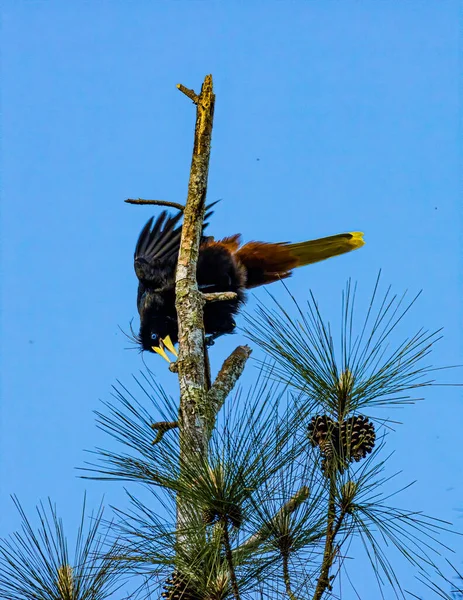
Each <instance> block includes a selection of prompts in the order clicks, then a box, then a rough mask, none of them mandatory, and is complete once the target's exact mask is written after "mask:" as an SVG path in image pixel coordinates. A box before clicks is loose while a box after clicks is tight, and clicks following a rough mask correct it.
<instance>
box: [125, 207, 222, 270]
mask: <svg viewBox="0 0 463 600" xmlns="http://www.w3.org/2000/svg"><path fill="white" fill-rule="evenodd" d="M214 204H216V202H213V203H212V204H209V205H208V206H207V207H206V211H207V212H206V214H205V216H204V219H208V218H209V217H210V216H211V215H212V212H213V211H211V210H210V209H211V207H212V206H214ZM182 216H183V213H182V212H178V214H176V215H175V216H173V217H172V216H170V215H168V213H167V211H165V210H164V211H163V212H162V213H161V214H160V215H159V217H158V218H157V219H156V221H154V217H151V219H149V221H148V222H147V223H146V225H145V226H144V227H143V229H142V230H141V233H140V235H139V237H138V240H137V244H136V246H135V253H134V267H135V273H136V274H137V277H138V279H140V280H150V279H151V278H152V276H153V275H154V272H153V267H155V268H156V270H157V269H159V267H162V265H163V264H165V265H168V264H169V263H171V262H172V261H173V262H175V261H176V259H177V256H178V252H179V249H180V238H181V235H182V226H181V225H178V223H179V221H180V219H181V218H182ZM153 221H154V224H153ZM207 225H208V223H204V225H203V231H204V229H205V228H206V227H207Z"/></svg>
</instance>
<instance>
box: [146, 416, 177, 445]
mask: <svg viewBox="0 0 463 600" xmlns="http://www.w3.org/2000/svg"><path fill="white" fill-rule="evenodd" d="M176 427H178V421H158V422H157V423H153V424H152V425H151V429H156V430H157V432H158V433H157V435H156V437H155V438H154V440H153V446H154V444H158V443H159V442H160V441H161V440H162V437H163V435H164V434H165V433H166V431H169V429H175V428H176Z"/></svg>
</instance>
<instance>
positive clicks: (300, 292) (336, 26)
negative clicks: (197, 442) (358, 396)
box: [0, 0, 463, 600]
mask: <svg viewBox="0 0 463 600" xmlns="http://www.w3.org/2000/svg"><path fill="white" fill-rule="evenodd" d="M459 18H461V9H460V8H459V6H458V3H457V2H456V1H452V0H447V1H446V2H440V1H437V0H434V1H433V0H428V1H427V2H422V1H415V0H408V1H407V2H402V3H399V2H394V1H392V0H384V1H382V2H358V1H354V0H344V2H335V1H333V0H324V1H321V0H319V1H309V0H307V1H305V2H302V1H299V2H262V1H260V2H259V1H254V2H248V3H247V4H245V3H239V2H213V1H205V0H204V1H202V2H200V1H190V2H186V1H173V0H171V1H170V2H148V1H145V2H143V1H138V2H129V1H126V2H122V1H118V2H108V1H103V0H102V1H100V2H95V3H93V2H77V1H75V2H68V3H65V2H54V1H52V0H50V1H48V2H45V1H27V2H26V1H13V0H10V1H8V0H6V1H5V2H4V3H3V7H2V40H1V41H2V55H3V69H2V70H3V77H2V113H3V114H2V138H3V139H2V190H1V191H2V214H1V218H2V242H3V246H2V333H3V335H2V397H1V399H2V436H1V441H2V453H1V457H2V460H1V464H2V486H1V497H0V513H1V514H2V517H3V518H2V524H1V533H2V535H4V534H6V533H9V532H10V531H12V530H13V529H14V528H15V527H16V526H17V524H18V517H17V515H16V513H15V509H14V507H13V504H12V502H11V500H10V498H9V495H10V494H11V493H16V494H17V495H18V496H19V498H20V500H21V501H22V503H23V504H24V506H25V508H26V509H27V510H28V511H29V512H31V509H32V508H33V506H35V504H36V502H37V501H38V500H39V499H43V498H46V497H47V496H51V497H52V498H53V499H54V500H56V502H57V504H58V506H59V507H61V509H62V510H61V512H62V513H63V516H64V518H65V519H66V521H67V522H69V524H70V526H71V528H72V526H73V525H74V524H76V523H77V521H78V516H79V511H80V502H81V498H82V495H83V492H84V490H85V489H87V491H88V494H89V497H90V501H91V502H92V503H93V504H94V505H95V506H96V505H97V503H98V502H99V500H100V498H101V496H102V495H103V494H104V495H105V498H106V501H107V503H108V504H116V505H121V503H122V504H123V503H124V502H125V500H124V493H123V489H122V485H119V484H117V483H114V484H104V483H99V482H88V481H87V482H86V481H82V480H81V479H79V478H77V476H76V475H77V472H76V471H75V467H79V466H82V465H83V462H84V461H85V460H86V455H85V452H84V450H85V449H87V450H88V449H92V448H94V447H95V446H107V445H109V444H111V441H110V440H108V439H106V438H105V436H104V434H103V433H102V432H100V431H99V430H98V429H97V428H96V426H95V422H94V415H93V413H92V411H93V410H95V409H97V408H99V399H100V398H101V399H109V397H110V391H111V385H112V384H113V383H114V382H115V380H116V378H118V379H120V380H121V381H122V382H124V383H127V384H129V383H130V380H131V375H132V373H137V372H138V371H139V370H140V369H143V368H144V365H143V362H142V359H141V357H140V355H138V354H137V353H136V352H133V351H128V350H126V347H127V341H126V339H125V338H124V336H123V335H122V333H121V332H120V330H119V326H120V327H122V328H123V329H125V330H127V329H128V326H129V322H130V320H131V319H132V317H136V303H135V300H136V278H135V274H134V272H133V266H132V258H133V248H134V244H135V241H136V237H137V235H138V233H139V230H140V229H141V227H142V226H143V224H144V223H145V222H146V220H147V219H148V218H149V217H150V216H151V214H152V213H153V211H152V209H151V208H149V207H133V206H128V205H126V204H124V203H123V199H125V198H127V197H151V198H152V197H155V198H164V199H169V200H173V201H177V202H183V201H184V199H185V196H186V189H187V183H188V172H189V163H190V159H191V147H192V136H193V127H194V114H195V113H194V107H193V106H192V105H191V104H190V103H189V101H188V100H187V99H186V98H185V97H184V96H183V95H182V94H180V93H179V92H178V91H177V90H176V88H175V85H176V84H177V83H178V82H181V83H183V84H184V85H186V86H188V87H193V88H195V89H196V90H199V87H200V84H201V82H202V80H203V78H204V75H205V74H207V73H212V74H213V76H214V84H215V91H216V94H217V101H216V112H215V125H214V132H213V147H212V159H211V165H210V178H209V192H208V198H209V200H210V201H212V200H215V199H217V198H222V199H223V201H222V202H221V203H220V204H219V205H218V206H217V209H216V213H215V215H214V217H213V220H212V224H211V229H210V230H211V232H212V233H213V234H214V235H215V236H216V237H220V236H222V235H229V234H233V233H235V232H238V231H239V232H241V233H242V234H243V238H244V240H251V239H258V240H265V241H283V240H288V241H300V240H304V239H309V238H313V237H320V236H323V235H330V234H334V233H339V232H342V231H355V230H361V231H364V232H365V239H366V242H367V245H366V246H365V247H364V248H362V249H361V250H360V251H358V252H355V253H353V254H349V255H347V256H344V257H340V258H336V259H333V260H331V261H328V262H325V263H321V264H318V265H315V266H312V267H307V268H305V269H301V270H299V271H298V272H296V273H295V274H294V276H293V278H292V279H291V281H290V282H289V287H290V290H291V292H292V293H293V294H294V295H295V296H296V297H297V298H298V300H300V301H301V302H304V300H305V299H306V298H307V296H308V291H309V289H312V290H313V291H314V293H315V295H316V297H317V298H318V300H319V303H320V305H321V307H322V308H323V310H324V312H325V314H326V315H327V316H328V317H331V316H333V318H334V317H335V316H337V314H338V313H339V306H340V300H341V291H342V289H343V287H344V284H345V281H346V279H347V278H348V277H352V278H353V279H354V280H357V281H358V282H359V294H360V296H361V297H362V298H367V297H368V295H369V294H370V291H371V289H372V287H373V284H374V281H375V279H376V276H377V273H378V270H379V269H380V268H381V269H382V278H383V282H384V285H386V284H389V283H390V284H392V286H393V288H394V290H395V291H397V292H398V293H401V292H403V291H404V290H405V289H409V290H410V294H415V293H416V292H418V291H419V290H423V294H422V296H421V298H420V299H419V301H418V303H417V304H416V305H415V307H414V308H413V310H412V312H411V314H410V315H409V316H408V318H407V319H406V320H405V321H404V322H403V324H402V325H400V327H399V329H398V333H399V334H400V336H401V337H403V338H405V337H407V336H408V335H410V334H413V333H414V332H415V330H416V329H418V328H419V327H421V326H423V327H425V328H428V329H437V328H440V327H443V328H444V339H443V340H442V341H441V342H440V343H439V345H438V346H437V348H436V350H435V353H434V355H433V358H432V363H433V364H435V365H453V364H457V363H462V339H461V314H462V308H463V307H462V301H461V297H462V263H461V251H462V241H461V233H460V232H461V227H462V212H461V208H460V206H461V183H460V181H461V180H460V179H459V178H460V176H461V172H460V170H461V144H459V134H460V135H461V127H460V131H459V129H458V127H459V126H458V123H459V117H460V118H461V112H460V114H459V109H460V108H461V107H459V104H458V102H459V89H458V78H459V75H460V76H461V64H460V65H459V63H458V43H459V41H458V36H459V31H458V19H459ZM460 92H461V90H460ZM460 100H461V97H460ZM460 122H461V121H460ZM459 167H460V169H459ZM271 291H272V292H273V293H274V294H275V295H277V296H278V297H284V295H285V293H284V290H283V289H282V286H278V285H274V286H272V288H271ZM256 295H257V296H258V297H259V298H262V299H263V298H265V294H264V292H263V291H262V290H260V291H257V292H256ZM253 306H255V301H254V300H253V299H251V300H250V303H249V310H250V311H252V310H253ZM135 322H136V319H135ZM240 323H241V324H242V323H243V321H242V320H241V321H239V323H238V324H240ZM242 339H243V338H242V336H241V335H240V334H238V335H236V336H232V337H230V338H228V339H224V340H221V341H219V342H218V343H217V344H216V346H215V347H214V352H213V359H212V360H213V367H215V368H217V367H218V366H219V365H220V364H221V361H222V360H223V358H224V357H226V356H227V353H228V352H230V351H231V350H232V349H233V348H234V347H235V346H236V344H237V343H238V342H240V341H242ZM146 361H147V362H148V364H149V365H150V367H151V368H152V369H153V370H154V371H155V372H156V374H157V375H158V376H159V381H160V382H161V383H162V384H163V385H165V386H166V388H167V389H169V390H171V391H172V393H174V392H175V383H176V382H175V380H174V378H173V376H172V375H171V374H170V373H169V372H168V371H167V369H166V365H165V363H164V362H163V361H161V359H158V358H156V357H152V356H147V357H146ZM439 377H440V378H441V381H458V380H460V381H461V371H459V372H443V373H442V375H439ZM253 378H254V374H253V370H252V368H251V367H248V370H247V372H246V373H245V376H244V377H243V380H242V381H243V384H244V385H246V384H250V383H251V382H252V381H253ZM461 400H462V396H461V391H460V390H459V389H458V388H449V387H441V388H435V389H431V390H428V391H427V393H426V401H425V402H422V403H420V404H419V405H417V406H415V407H409V408H407V409H405V410H403V411H401V413H400V415H397V414H394V415H386V414H385V415H384V416H393V417H394V418H396V419H399V420H400V421H402V423H403V425H402V426H400V427H398V428H397V431H396V432H395V433H394V434H393V435H392V436H390V440H389V444H390V446H389V447H390V448H391V449H392V450H394V451H395V454H394V456H393V458H392V459H391V470H392V471H394V469H395V470H398V469H400V470H402V474H401V475H400V482H399V483H402V484H405V483H408V482H409V481H413V480H417V483H416V484H415V485H414V486H413V487H412V488H411V489H409V490H407V491H406V492H404V493H403V495H402V496H401V498H400V499H397V504H399V505H403V506H406V507H411V508H415V509H417V510H423V511H424V512H426V513H428V514H432V515H434V516H438V517H441V518H443V519H448V520H452V521H456V524H457V526H458V525H461V522H459V521H458V513H457V512H456V509H458V508H463V493H462V492H463V484H462V467H461V457H460V451H459V448H458V442H459V439H460V435H461V426H460V424H461V422H462V419H463V410H462V402H461ZM443 539H444V540H445V541H446V542H448V543H450V544H451V545H452V546H453V547H455V549H456V550H457V551H458V552H459V556H460V557H461V556H462V555H463V552H462V550H463V547H462V543H461V541H460V540H458V539H457V538H451V539H450V538H443ZM456 560H457V561H458V559H456ZM362 561H363V562H362ZM364 565H365V563H364V558H358V559H357V560H356V561H354V563H353V566H352V571H351V573H352V576H353V578H354V579H356V580H359V579H360V581H356V586H357V591H358V593H359V594H360V597H361V598H367V597H373V596H372V595H371V594H374V593H375V592H376V587H375V584H374V580H373V578H372V577H369V576H368V575H365V570H364ZM398 574H399V579H400V580H401V582H402V583H403V584H404V586H405V587H409V588H410V589H416V588H413V585H414V584H413V579H412V575H411V573H410V569H409V568H407V567H406V565H403V564H402V566H401V567H399V568H398ZM359 576H360V577H359ZM342 598H343V599H344V600H351V599H354V598H356V596H355V594H354V593H353V591H352V590H351V588H349V586H348V584H347V583H346V584H345V587H344V588H343V592H342Z"/></svg>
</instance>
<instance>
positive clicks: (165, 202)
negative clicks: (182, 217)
mask: <svg viewBox="0 0 463 600" xmlns="http://www.w3.org/2000/svg"><path fill="white" fill-rule="evenodd" d="M124 202H127V204H154V205H156V206H169V207H170V208H176V209H177V210H179V211H181V212H183V211H184V210H185V207H184V206H183V204H179V203H178V202H170V201H169V200H144V199H143V198H127V200H124Z"/></svg>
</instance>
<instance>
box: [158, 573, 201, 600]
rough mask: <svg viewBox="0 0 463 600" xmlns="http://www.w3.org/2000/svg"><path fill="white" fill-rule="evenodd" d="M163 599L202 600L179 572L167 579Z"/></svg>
mask: <svg viewBox="0 0 463 600" xmlns="http://www.w3.org/2000/svg"><path fill="white" fill-rule="evenodd" d="M161 598H165V599H166V600H201V599H200V596H199V595H198V594H197V593H196V592H195V591H194V590H193V589H192V588H191V587H190V586H189V585H188V583H187V579H186V577H184V576H183V575H181V574H180V573H179V572H178V571H174V572H173V573H172V576H171V577H169V578H168V579H166V582H165V584H164V591H163V592H162V594H161Z"/></svg>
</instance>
